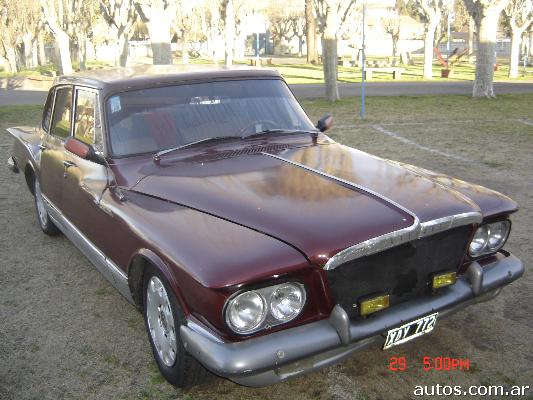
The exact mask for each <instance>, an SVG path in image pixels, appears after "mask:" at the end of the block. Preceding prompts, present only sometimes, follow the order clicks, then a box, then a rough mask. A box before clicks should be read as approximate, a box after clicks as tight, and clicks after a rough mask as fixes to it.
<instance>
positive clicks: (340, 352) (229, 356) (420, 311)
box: [181, 254, 524, 387]
mask: <svg viewBox="0 0 533 400" xmlns="http://www.w3.org/2000/svg"><path fill="white" fill-rule="evenodd" d="M496 257H497V260H496V261H494V262H492V263H490V264H487V265H484V266H483V267H481V266H480V265H479V264H478V263H477V262H474V263H472V264H471V265H470V266H469V267H468V269H467V272H466V273H465V274H464V275H462V276H461V277H460V278H459V279H458V280H457V282H456V283H455V284H454V285H453V286H450V287H447V288H443V289H441V290H440V291H439V293H438V294H435V295H433V296H431V297H424V298H418V299H415V300H412V301H409V302H406V303H402V304H399V305H396V306H393V307H391V308H389V309H386V310H383V311H380V312H379V313H377V314H376V315H374V316H372V317H370V318H367V319H365V320H363V321H358V322H351V321H350V320H349V318H348V315H347V314H346V312H345V311H344V310H343V309H342V307H341V306H339V305H336V306H335V308H334V309H333V311H332V312H331V315H330V317H329V318H328V319H325V320H321V321H317V322H313V323H310V324H306V325H302V326H298V327H295V328H291V329H287V330H284V331H280V332H275V333H272V334H269V335H265V336H261V337H258V338H254V339H249V340H245V341H242V342H235V343H224V342H221V341H220V340H217V339H216V338H215V337H213V336H212V335H210V334H208V333H207V332H206V331H205V330H203V329H199V328H198V326H197V325H195V324H192V323H191V324H188V325H183V326H182V327H181V338H182V340H183V343H184V346H185V348H186V349H187V351H188V352H189V353H190V354H192V355H193V356H194V357H195V358H196V359H197V360H198V361H199V362H201V363H202V364H203V365H204V366H205V367H206V368H208V369H209V370H211V371H212V372H214V373H215V374H217V375H220V376H223V377H226V378H228V379H231V380H232V381H234V382H237V383H239V384H241V385H246V386H254V387H259V386H267V385H271V384H274V383H277V382H280V381H283V380H285V379H287V378H290V377H293V376H297V375H301V374H305V373H308V372H311V371H316V370H318V369H321V368H324V367H326V366H328V365H331V364H334V363H337V362H339V361H341V360H343V359H344V358H346V357H348V356H349V355H350V354H352V353H354V352H356V351H358V350H360V349H362V348H365V347H367V346H370V345H373V344H376V345H378V344H381V345H382V344H383V343H384V340H385V336H384V334H385V333H386V332H387V331H388V330H389V329H391V328H394V327H397V326H400V325H402V324H404V323H405V322H408V321H412V320H415V319H417V318H419V317H421V316H424V315H426V314H430V313H433V312H435V311H438V312H439V318H441V317H443V316H446V315H449V314H451V313H453V312H455V311H459V310H460V309H462V308H464V307H467V306H469V305H471V304H475V303H479V302H482V301H487V300H490V299H492V298H494V297H496V296H497V295H498V294H499V293H500V291H501V288H502V287H503V286H505V285H507V284H509V283H511V282H513V281H514V280H516V279H518V278H519V277H520V276H522V274H523V273H524V267H523V265H522V262H521V261H520V260H519V259H518V258H516V257H515V256H513V255H510V254H509V255H507V256H505V255H503V254H498V255H497V256H496Z"/></svg>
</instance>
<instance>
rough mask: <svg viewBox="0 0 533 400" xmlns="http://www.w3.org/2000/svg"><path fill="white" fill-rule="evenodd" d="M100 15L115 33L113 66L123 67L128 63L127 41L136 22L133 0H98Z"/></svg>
mask: <svg viewBox="0 0 533 400" xmlns="http://www.w3.org/2000/svg"><path fill="white" fill-rule="evenodd" d="M99 2H100V9H101V11H102V15H103V17H104V19H105V20H106V22H107V23H108V25H109V26H110V27H114V28H115V29H116V33H117V54H116V56H115V65H117V66H118V65H120V66H121V67H125V66H126V64H127V62H128V53H129V45H128V42H129V39H130V36H131V34H132V32H133V26H134V25H135V22H136V20H137V13H136V11H135V7H134V6H133V0H99Z"/></svg>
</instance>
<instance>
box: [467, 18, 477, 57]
mask: <svg viewBox="0 0 533 400" xmlns="http://www.w3.org/2000/svg"><path fill="white" fill-rule="evenodd" d="M475 30H476V22H475V21H474V18H472V17H469V18H468V61H469V62H472V60H473V54H474V32H475Z"/></svg>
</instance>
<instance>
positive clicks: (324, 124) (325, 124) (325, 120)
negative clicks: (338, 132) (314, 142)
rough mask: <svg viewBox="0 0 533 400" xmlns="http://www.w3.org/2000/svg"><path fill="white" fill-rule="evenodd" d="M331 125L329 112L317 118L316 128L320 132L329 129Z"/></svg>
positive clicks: (331, 117)
mask: <svg viewBox="0 0 533 400" xmlns="http://www.w3.org/2000/svg"><path fill="white" fill-rule="evenodd" d="M332 126H333V116H332V115H331V114H328V115H326V116H324V117H322V118H320V119H319V120H318V123H317V124H316V128H317V129H318V130H319V131H320V132H325V131H327V130H328V129H330V128H331V127H332Z"/></svg>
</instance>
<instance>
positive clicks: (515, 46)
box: [509, 29, 523, 78]
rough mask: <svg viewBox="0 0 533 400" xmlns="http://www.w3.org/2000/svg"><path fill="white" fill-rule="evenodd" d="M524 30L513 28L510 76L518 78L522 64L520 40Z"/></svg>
mask: <svg viewBox="0 0 533 400" xmlns="http://www.w3.org/2000/svg"><path fill="white" fill-rule="evenodd" d="M522 33H523V31H522V30H520V29H513V30H512V33H511V56H510V57H509V78H518V68H519V65H520V42H521V40H522Z"/></svg>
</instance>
